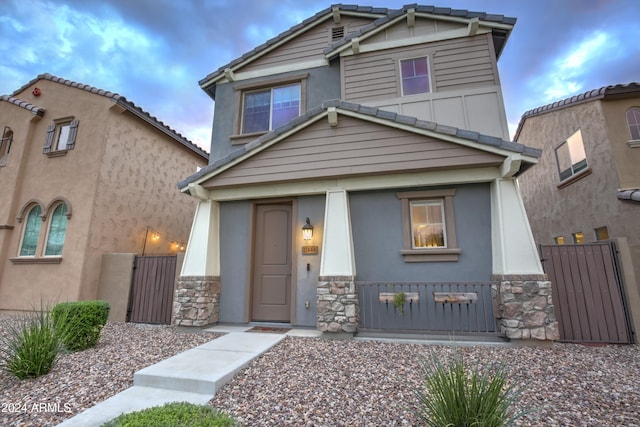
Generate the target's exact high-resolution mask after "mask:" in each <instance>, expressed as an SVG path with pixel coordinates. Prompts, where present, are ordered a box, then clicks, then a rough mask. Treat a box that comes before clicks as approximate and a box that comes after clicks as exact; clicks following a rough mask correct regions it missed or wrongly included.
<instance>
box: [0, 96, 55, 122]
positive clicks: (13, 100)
mask: <svg viewBox="0 0 640 427" xmlns="http://www.w3.org/2000/svg"><path fill="white" fill-rule="evenodd" d="M0 100H2V101H7V102H8V103H10V104H14V105H17V106H18V107H20V108H24V109H25V110H27V111H30V112H31V113H33V114H34V115H36V116H40V117H42V116H44V111H45V110H44V108H42V107H38V106H37V105H33V104H31V103H29V102H27V101H23V100H22V99H20V98H16V97H14V96H11V95H2V96H0Z"/></svg>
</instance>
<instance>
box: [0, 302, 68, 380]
mask: <svg viewBox="0 0 640 427" xmlns="http://www.w3.org/2000/svg"><path fill="white" fill-rule="evenodd" d="M5 329H6V333H5V334H2V335H0V368H2V369H3V370H4V371H6V372H8V373H10V374H12V375H15V376H16V377H18V378H20V379H25V378H35V377H39V376H40V375H44V374H48V373H49V371H51V369H52V368H53V364H54V362H55V360H56V357H57V356H58V354H59V353H60V352H61V351H62V350H63V347H62V337H61V332H60V330H58V329H57V328H56V327H55V324H54V322H53V320H52V319H51V316H50V314H49V312H48V311H47V310H45V309H43V308H41V309H40V311H39V312H35V315H32V316H28V317H24V318H22V319H19V320H17V321H16V320H13V319H11V320H8V321H6V325H5Z"/></svg>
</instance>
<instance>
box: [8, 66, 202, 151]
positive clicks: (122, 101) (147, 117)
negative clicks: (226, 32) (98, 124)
mask: <svg viewBox="0 0 640 427" xmlns="http://www.w3.org/2000/svg"><path fill="white" fill-rule="evenodd" d="M39 80H49V81H52V82H55V83H59V84H63V85H66V86H70V87H73V88H76V89H80V90H85V91H87V92H90V93H93V94H96V95H100V96H104V97H107V98H110V99H111V100H113V102H115V103H116V104H117V105H119V106H120V107H122V108H124V109H125V110H127V111H129V112H131V113H132V114H134V115H135V116H137V117H138V118H140V119H142V120H143V121H145V122H147V123H148V124H150V125H151V126H153V127H155V128H156V129H158V130H159V131H161V132H162V133H164V134H165V135H168V136H169V137H171V138H173V139H174V140H175V141H176V142H178V143H180V144H182V145H184V146H185V147H187V148H188V149H190V150H191V151H193V152H195V153H197V154H199V155H200V156H202V157H203V158H204V159H209V154H208V153H207V152H206V151H204V150H203V149H202V148H200V147H198V146H197V145H196V144H194V143H193V142H191V141H190V140H189V139H187V138H186V137H185V136H183V135H181V134H180V133H178V132H177V131H175V130H173V129H172V128H170V127H169V126H168V125H167V124H165V123H163V122H162V121H160V120H158V119H157V118H156V117H154V116H152V115H151V114H149V113H148V112H146V111H145V110H143V109H142V108H140V107H138V106H137V105H136V104H134V103H133V102H131V101H129V100H127V99H126V98H125V97H124V96H121V95H119V94H117V93H114V92H109V91H106V90H103V89H99V88H96V87H94V86H91V85H86V84H83V83H78V82H74V81H71V80H66V79H63V78H60V77H56V76H53V75H51V74H49V73H45V74H40V75H38V76H37V77H36V78H34V79H33V80H31V81H30V82H28V83H26V84H25V85H23V86H22V87H21V88H19V89H17V90H15V91H14V92H13V93H12V94H11V95H3V96H2V97H1V98H0V99H2V100H4V101H7V102H11V103H12V104H15V105H18V106H20V107H21V108H26V109H28V110H29V111H31V112H32V113H34V114H36V115H39V116H42V115H43V114H44V112H45V109H44V108H41V107H36V106H34V105H32V104H29V103H28V102H26V101H21V100H20V99H18V98H16V97H15V95H17V94H19V93H20V92H22V91H23V90H24V89H26V88H27V87H29V86H31V85H33V84H34V83H36V82H38V81H39Z"/></svg>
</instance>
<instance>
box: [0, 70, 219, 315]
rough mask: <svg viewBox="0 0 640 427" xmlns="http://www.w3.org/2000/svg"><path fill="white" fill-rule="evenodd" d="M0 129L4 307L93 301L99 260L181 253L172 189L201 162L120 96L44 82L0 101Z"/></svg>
mask: <svg viewBox="0 0 640 427" xmlns="http://www.w3.org/2000/svg"><path fill="white" fill-rule="evenodd" d="M0 131H2V135H1V138H2V139H1V140H0V186H1V187H2V192H0V310H10V311H19V310H30V309H32V308H39V307H40V304H41V303H43V304H47V305H50V304H54V303H56V302H59V301H76V300H86V299H94V298H96V297H97V295H98V281H99V275H100V268H101V259H102V255H103V254H106V253H137V254H140V253H142V252H143V251H144V253H145V254H147V255H148V254H175V253H176V252H178V251H180V246H182V245H186V241H187V238H188V235H189V230H190V227H191V221H192V219H193V212H194V211H195V207H196V206H195V203H194V201H193V200H192V199H191V198H189V197H186V196H184V195H182V194H180V193H179V192H177V191H176V190H175V182H176V181H177V180H179V179H180V177H183V176H184V175H185V174H189V173H193V172H195V171H196V170H197V168H198V167H203V166H204V165H206V164H207V159H208V155H207V153H206V152H204V151H203V150H202V149H200V148H199V147H197V146H195V145H194V144H193V143H191V142H190V141H188V140H187V139H186V138H185V137H183V136H182V135H180V134H178V133H177V132H175V131H174V130H172V129H171V128H169V127H168V126H167V125H166V124H164V123H162V122H160V121H158V120H157V119H156V118H154V117H152V116H150V115H149V114H148V113H147V112H145V111H143V110H142V109H141V108H139V107H138V106H136V105H135V104H133V103H132V102H130V101H128V100H127V99H125V98H124V97H123V96H120V95H118V94H115V93H112V92H107V91H104V90H101V89H97V88H95V87H92V86H88V85H84V84H80V83H76V82H72V81H69V80H64V79H61V78H58V77H54V76H52V75H50V74H42V75H39V76H38V77H37V78H35V79H33V80H32V81H30V82H29V83H27V84H26V85H24V86H23V87H21V88H20V89H18V90H16V91H15V92H14V93H12V94H11V95H3V96H2V97H0ZM128 286H129V284H128V283H126V284H123V287H124V289H126V290H127V291H128ZM124 299H125V300H126V298H124ZM118 309H119V310H120V311H123V310H125V311H126V307H124V308H122V307H118Z"/></svg>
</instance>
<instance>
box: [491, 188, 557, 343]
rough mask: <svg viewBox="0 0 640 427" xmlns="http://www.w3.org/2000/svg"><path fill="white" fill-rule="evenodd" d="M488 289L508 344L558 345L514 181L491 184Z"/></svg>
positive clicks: (545, 283) (546, 286)
mask: <svg viewBox="0 0 640 427" xmlns="http://www.w3.org/2000/svg"><path fill="white" fill-rule="evenodd" d="M491 239H492V242H491V244H492V255H493V276H492V280H495V281H498V282H499V283H498V284H496V285H494V286H493V287H492V288H493V289H492V296H493V301H494V305H495V313H496V318H497V322H498V327H499V328H500V330H501V332H502V333H504V334H505V335H506V336H507V337H508V338H511V339H536V340H549V341H551V340H557V339H559V338H560V335H559V331H558V322H557V321H556V319H555V313H554V307H553V300H552V292H551V282H549V281H548V280H547V275H546V274H544V270H543V269H542V264H541V263H540V256H539V254H538V250H537V248H536V244H535V240H534V239H533V234H532V232H531V227H530V225H529V220H528V218H527V213H526V211H525V208H524V203H523V202H522V197H521V195H520V189H519V187H518V182H517V181H516V179H515V178H506V179H497V180H495V181H493V183H492V184H491Z"/></svg>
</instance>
